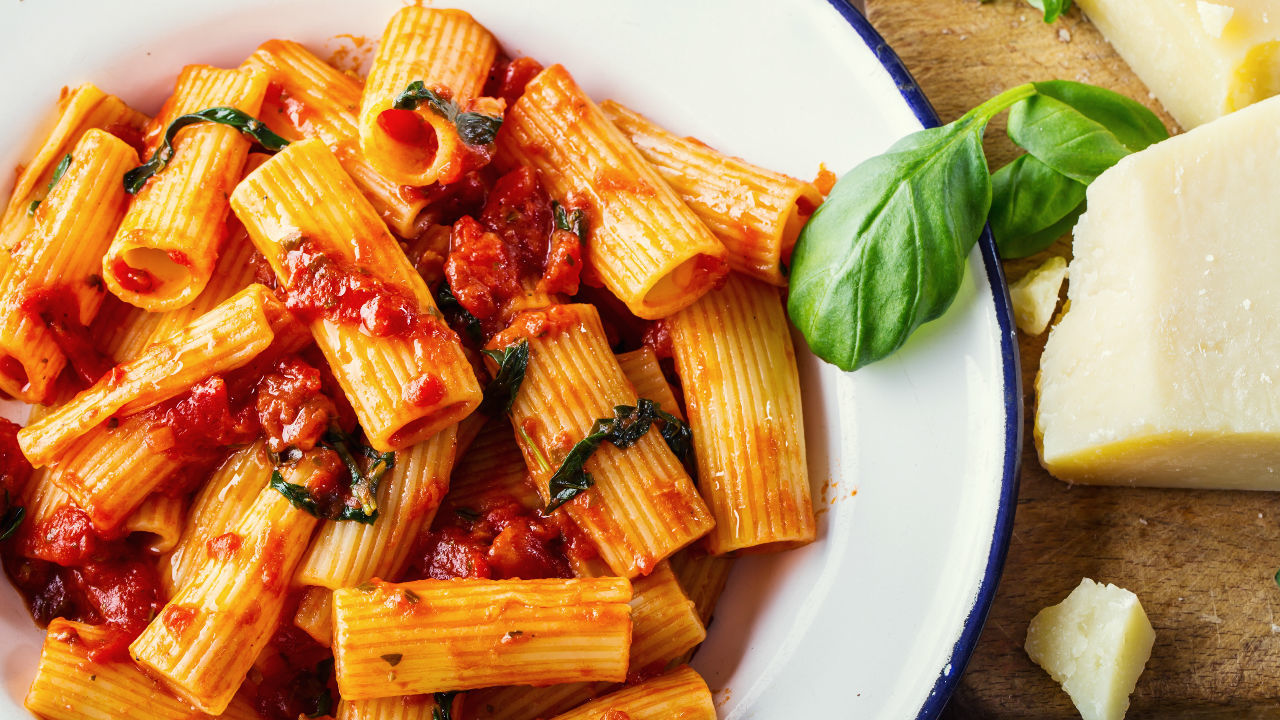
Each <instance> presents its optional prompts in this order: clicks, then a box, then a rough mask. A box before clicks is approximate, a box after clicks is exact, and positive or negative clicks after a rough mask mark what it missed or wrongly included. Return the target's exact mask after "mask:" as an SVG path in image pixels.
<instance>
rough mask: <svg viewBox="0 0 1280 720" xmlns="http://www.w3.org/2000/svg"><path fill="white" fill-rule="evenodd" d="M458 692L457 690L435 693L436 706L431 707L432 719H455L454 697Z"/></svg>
mask: <svg viewBox="0 0 1280 720" xmlns="http://www.w3.org/2000/svg"><path fill="white" fill-rule="evenodd" d="M457 694H458V691H457V690H452V691H450V692H438V693H435V695H433V696H432V698H433V699H434V700H435V701H436V706H435V707H433V708H431V720H453V698H454V696H456V695H457Z"/></svg>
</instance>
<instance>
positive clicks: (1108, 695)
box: [1026, 578, 1156, 720]
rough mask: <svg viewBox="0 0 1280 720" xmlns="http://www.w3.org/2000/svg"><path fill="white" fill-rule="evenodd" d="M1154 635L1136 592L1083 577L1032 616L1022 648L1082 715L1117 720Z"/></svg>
mask: <svg viewBox="0 0 1280 720" xmlns="http://www.w3.org/2000/svg"><path fill="white" fill-rule="evenodd" d="M1155 638H1156V633H1155V630H1153V629H1152V627H1151V622H1150V621H1149V620H1148V619H1147V614H1146V613H1145V612H1143V610H1142V603H1140V602H1138V597H1137V596H1136V595H1134V594H1133V593H1131V592H1129V591H1128V590H1125V589H1124V588H1119V587H1116V586H1115V585H1110V584H1106V585H1103V584H1099V583H1095V582H1094V581H1092V580H1090V579H1089V578H1084V579H1083V580H1081V581H1080V585H1079V586H1077V587H1076V589H1075V590H1072V591H1071V594H1070V595H1068V596H1067V598H1066V599H1065V600H1063V601H1062V602H1061V603H1058V604H1057V605H1053V606H1051V607H1047V608H1045V609H1043V610H1041V611H1040V612H1039V613H1037V614H1036V616H1035V617H1034V618H1032V620H1031V625H1030V626H1029V627H1028V628H1027V641H1026V650H1027V655H1029V656H1030V657H1031V659H1032V660H1033V661H1034V662H1035V663H1036V664H1037V665H1039V666H1040V667H1042V668H1044V669H1045V671H1046V672H1048V673H1049V675H1050V676H1052V677H1053V679H1054V680H1055V681H1057V682H1058V683H1060V684H1061V685H1062V689H1063V690H1065V691H1066V692H1067V695H1069V696H1070V697H1071V702H1072V703H1074V704H1075V706H1076V709H1077V710H1078V711H1079V712H1080V716H1081V717H1082V718H1084V720H1120V719H1121V718H1123V717H1124V714H1125V712H1126V711H1127V710H1128V709H1129V695H1130V694H1131V693H1133V688H1134V686H1135V685H1137V682H1138V677H1139V676H1140V675H1141V674H1142V671H1143V669H1144V668H1145V667H1146V664H1147V660H1148V659H1149V658H1150V657H1151V647H1152V645H1154V644H1155Z"/></svg>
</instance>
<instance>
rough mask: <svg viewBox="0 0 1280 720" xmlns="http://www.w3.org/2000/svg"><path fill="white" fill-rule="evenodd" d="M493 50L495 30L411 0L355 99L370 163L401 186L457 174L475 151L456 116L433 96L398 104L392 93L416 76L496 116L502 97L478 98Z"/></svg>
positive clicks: (459, 103)
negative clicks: (415, 104)
mask: <svg viewBox="0 0 1280 720" xmlns="http://www.w3.org/2000/svg"><path fill="white" fill-rule="evenodd" d="M497 54H498V42H497V40H494V38H493V35H491V34H489V31H488V30H485V29H484V27H482V26H481V25H480V23H477V22H476V21H475V20H473V19H472V18H471V16H470V15H468V14H467V13H465V12H463V11H461V10H437V9H435V8H427V7H422V6H417V5H411V6H409V7H405V8H401V9H400V10H399V11H397V12H396V14H395V15H393V16H391V21H390V22H389V23H387V28H386V30H385V31H383V34H382V44H381V45H379V47H378V54H377V55H376V56H374V58H373V65H372V67H370V68H369V77H368V79H367V80H366V81H365V86H364V96H363V98H362V101H361V104H360V147H361V148H362V149H363V151H364V156H365V157H367V158H368V159H369V162H370V164H372V165H373V166H374V167H375V168H377V169H378V171H379V172H381V173H382V174H383V175H385V176H386V177H388V178H390V179H391V180H392V181H394V182H397V183H400V184H402V185H417V186H421V185H430V184H431V183H434V182H439V183H440V184H442V185H443V184H448V183H451V182H453V181H454V180H456V179H457V178H458V177H459V176H461V174H462V173H463V172H464V171H465V170H467V169H468V166H469V165H472V164H474V163H475V162H476V161H475V160H473V159H472V156H473V155H474V153H475V151H474V150H473V149H472V148H469V147H468V146H467V144H466V143H465V142H464V141H463V138H462V137H460V135H459V133H458V129H457V127H456V126H455V124H454V121H453V118H449V117H445V115H444V114H442V113H440V112H439V111H438V110H437V109H433V107H432V104H431V103H423V104H422V105H419V106H418V108H417V109H416V110H406V109H397V108H396V107H394V105H395V102H396V96H397V95H399V94H400V93H402V92H404V91H405V90H406V89H407V88H408V87H409V85H410V83H413V82H421V83H422V85H423V86H424V87H425V88H427V89H429V90H433V91H435V92H436V93H437V94H438V95H439V96H440V97H441V98H443V99H444V100H445V101H446V102H451V103H452V104H453V105H454V106H456V107H457V109H458V110H462V111H469V110H473V109H474V110H477V111H481V112H484V113H486V114H492V115H495V116H497V117H501V115H502V105H501V103H500V102H498V103H494V102H493V101H484V100H481V101H477V98H478V96H479V95H480V91H481V89H482V88H483V87H484V82H485V79H486V78H488V76H489V67H490V66H491V65H493V60H494V58H495V57H497ZM473 106H474V107H473Z"/></svg>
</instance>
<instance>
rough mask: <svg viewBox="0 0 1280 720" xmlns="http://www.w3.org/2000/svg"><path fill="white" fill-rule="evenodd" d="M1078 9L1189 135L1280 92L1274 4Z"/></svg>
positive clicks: (1182, 1)
mask: <svg viewBox="0 0 1280 720" xmlns="http://www.w3.org/2000/svg"><path fill="white" fill-rule="evenodd" d="M1078 2H1079V4H1080V7H1081V8H1082V9H1083V10H1084V12H1085V14H1087V15H1088V16H1089V19H1090V20H1091V21H1093V24H1094V25H1096V26H1097V27H1098V29H1099V30H1101V31H1102V34H1103V35H1105V36H1106V38H1107V40H1108V41H1110V42H1111V44H1112V46H1114V47H1115V49H1116V51H1117V52H1119V53H1120V55H1121V56H1122V57H1124V59H1125V60H1126V61H1127V62H1128V63H1129V65H1130V66H1131V67H1132V68H1133V69H1134V71H1135V72H1136V73H1138V77H1140V78H1142V81H1143V82H1145V83H1146V84H1147V87H1148V88H1150V89H1151V91H1152V92H1153V93H1155V96H1156V97H1157V98H1159V99H1160V102H1161V103H1163V104H1164V106H1165V108H1166V109H1168V111H1169V113H1170V114H1171V115H1173V117H1174V118H1175V119H1176V120H1177V121H1178V123H1179V124H1180V125H1182V126H1183V127H1184V128H1192V127H1196V126H1198V125H1201V124H1204V123H1206V122H1209V121H1210V120H1213V119H1214V118H1217V117H1220V116H1222V115H1224V114H1226V113H1229V112H1232V111H1234V110H1238V109H1240V108H1242V107H1245V106H1247V105H1250V104H1252V103H1255V102H1257V101H1259V100H1262V99H1264V98H1267V97H1270V96H1272V95H1275V94H1276V93H1278V92H1280V9H1278V8H1277V7H1276V4H1275V0H1078Z"/></svg>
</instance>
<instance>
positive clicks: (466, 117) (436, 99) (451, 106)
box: [392, 80, 502, 147]
mask: <svg viewBox="0 0 1280 720" xmlns="http://www.w3.org/2000/svg"><path fill="white" fill-rule="evenodd" d="M422 103H426V104H427V106H428V107H430V108H431V109H432V111H434V112H435V114H437V115H439V116H440V117H443V118H444V119H445V120H448V121H449V122H451V123H453V126H454V127H455V128H457V129H458V137H460V138H462V142H464V143H466V144H468V145H471V146H472V147H480V146H484V145H488V144H490V143H492V142H493V139H494V138H495V137H497V135H498V129H499V128H501V127H502V118H501V117H498V116H496V115H485V114H483V113H476V112H460V111H459V108H458V106H457V104H455V103H454V102H453V101H452V100H446V99H445V98H443V97H441V96H440V95H439V94H438V93H436V92H435V91H434V90H432V89H431V88H429V87H427V86H426V85H424V84H423V82H422V81H421V80H414V81H413V82H411V83H409V86H408V87H406V88H405V89H404V91H403V92H401V93H400V94H399V95H396V97H395V100H394V101H393V103H392V105H393V107H395V108H396V109H397V110H416V109H418V106H419V105H421V104H422Z"/></svg>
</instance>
